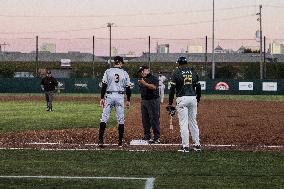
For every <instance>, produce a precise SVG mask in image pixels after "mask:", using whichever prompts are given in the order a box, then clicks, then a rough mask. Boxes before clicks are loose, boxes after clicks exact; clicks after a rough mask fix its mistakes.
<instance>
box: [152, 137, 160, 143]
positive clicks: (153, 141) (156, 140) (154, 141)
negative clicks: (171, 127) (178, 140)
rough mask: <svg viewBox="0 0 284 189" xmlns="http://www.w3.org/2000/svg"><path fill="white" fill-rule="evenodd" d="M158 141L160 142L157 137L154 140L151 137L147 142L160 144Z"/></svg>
mask: <svg viewBox="0 0 284 189" xmlns="http://www.w3.org/2000/svg"><path fill="white" fill-rule="evenodd" d="M160 143H161V141H160V139H159V138H158V139H155V140H152V139H150V140H149V144H160Z"/></svg>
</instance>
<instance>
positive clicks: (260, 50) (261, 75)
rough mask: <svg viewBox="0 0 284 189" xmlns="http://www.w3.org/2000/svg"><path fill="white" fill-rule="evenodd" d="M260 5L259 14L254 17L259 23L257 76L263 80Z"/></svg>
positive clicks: (260, 6)
mask: <svg viewBox="0 0 284 189" xmlns="http://www.w3.org/2000/svg"><path fill="white" fill-rule="evenodd" d="M261 9H262V5H259V12H258V13H257V14H256V15H259V18H258V19H257V21H259V56H260V62H259V63H260V64H259V74H260V79H263V63H262V12H261Z"/></svg>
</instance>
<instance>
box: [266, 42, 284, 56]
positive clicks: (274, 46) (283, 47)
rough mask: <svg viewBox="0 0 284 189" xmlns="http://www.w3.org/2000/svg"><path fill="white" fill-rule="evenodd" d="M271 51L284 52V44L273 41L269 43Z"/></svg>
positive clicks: (275, 52) (272, 52)
mask: <svg viewBox="0 0 284 189" xmlns="http://www.w3.org/2000/svg"><path fill="white" fill-rule="evenodd" d="M269 52H270V53H271V54H284V44H281V43H278V42H275V41H273V43H271V44H270V45H269Z"/></svg>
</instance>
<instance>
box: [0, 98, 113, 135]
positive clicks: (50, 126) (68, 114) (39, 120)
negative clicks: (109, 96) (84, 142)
mask: <svg viewBox="0 0 284 189" xmlns="http://www.w3.org/2000/svg"><path fill="white" fill-rule="evenodd" d="M45 106H46V104H45V102H36V101H28V102H1V103H0V125H1V127H0V133H4V132H18V131H27V130H60V129H68V128H93V127H98V126H99V122H100V118H101V114H102V108H100V107H99V106H98V103H97V102H92V101H87V102H54V103H53V107H54V111H53V112H46V111H45V109H46V107H45ZM114 114H115V111H113V112H112V114H111V117H110V120H109V124H108V125H109V126H112V125H113V126H114V125H115V123H116V120H115V115H114Z"/></svg>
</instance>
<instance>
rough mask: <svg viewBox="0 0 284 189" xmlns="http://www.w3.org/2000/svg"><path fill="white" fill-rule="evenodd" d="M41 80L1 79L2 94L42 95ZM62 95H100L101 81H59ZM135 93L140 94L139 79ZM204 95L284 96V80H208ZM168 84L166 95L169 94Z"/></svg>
mask: <svg viewBox="0 0 284 189" xmlns="http://www.w3.org/2000/svg"><path fill="white" fill-rule="evenodd" d="M40 81H41V79H39V78H21V79H20V78H0V93H40V92H41V90H40ZM58 81H59V88H60V92H61V93H99V92H100V81H101V79H98V78H95V79H92V78H77V79H58ZM131 82H132V83H133V84H134V87H133V88H132V91H133V93H139V87H138V84H137V79H131ZM201 85H202V93H204V94H241V95H284V80H206V81H201ZM169 87H170V86H169V85H168V83H166V90H165V93H168V92H169Z"/></svg>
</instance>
